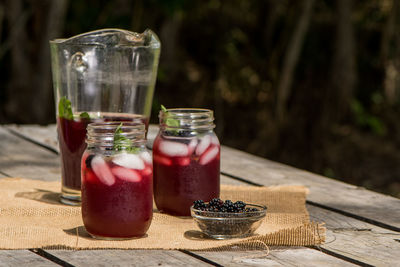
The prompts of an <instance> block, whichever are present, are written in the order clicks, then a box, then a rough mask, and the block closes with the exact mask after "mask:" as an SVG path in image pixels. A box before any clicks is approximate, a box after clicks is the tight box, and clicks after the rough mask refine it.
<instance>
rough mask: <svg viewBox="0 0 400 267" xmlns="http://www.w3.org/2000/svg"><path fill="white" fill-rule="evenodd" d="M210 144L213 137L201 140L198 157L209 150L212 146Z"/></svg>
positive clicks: (197, 151) (197, 152)
mask: <svg viewBox="0 0 400 267" xmlns="http://www.w3.org/2000/svg"><path fill="white" fill-rule="evenodd" d="M210 144H211V136H210V135H206V136H204V137H203V138H201V140H200V144H199V145H198V146H197V148H196V155H197V156H200V155H201V154H203V153H204V152H205V151H206V150H207V148H208V147H209V146H210Z"/></svg>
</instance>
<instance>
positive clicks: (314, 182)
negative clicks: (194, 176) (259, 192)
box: [221, 147, 400, 231]
mask: <svg viewBox="0 0 400 267" xmlns="http://www.w3.org/2000/svg"><path fill="white" fill-rule="evenodd" d="M221 153H222V160H221V172H223V173H226V174H228V175H232V176H237V177H240V178H242V179H246V180H249V181H251V182H253V183H257V184H260V185H282V184H298V185H304V186H307V187H308V188H309V189H310V194H309V195H308V200H310V201H312V202H315V203H317V204H320V205H323V206H326V207H330V208H333V209H336V210H340V211H343V212H347V213H351V214H354V215H356V216H359V217H364V218H366V219H369V220H370V221H375V222H378V223H381V224H382V225H387V226H389V227H391V228H393V229H397V230H398V231H400V199H397V198H394V197H390V196H386V195H383V194H379V193H375V192H372V191H369V190H366V189H364V188H362V187H357V186H354V185H350V184H346V183H343V182H339V181H336V180H333V179H330V178H326V177H323V176H320V175H317V174H313V173H310V172H307V171H303V170H300V169H296V168H293V167H290V166H287V165H284V164H280V163H277V162H273V161H270V160H267V159H264V158H260V157H257V156H254V155H250V154H248V153H245V152H242V151H239V150H236V149H233V148H229V147H223V148H222V149H221Z"/></svg>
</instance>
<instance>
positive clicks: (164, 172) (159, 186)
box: [153, 109, 220, 216]
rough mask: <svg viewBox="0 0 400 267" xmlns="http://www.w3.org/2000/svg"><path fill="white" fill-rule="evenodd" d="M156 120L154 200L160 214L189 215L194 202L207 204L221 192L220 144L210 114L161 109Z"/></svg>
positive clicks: (202, 110) (189, 110)
mask: <svg viewBox="0 0 400 267" xmlns="http://www.w3.org/2000/svg"><path fill="white" fill-rule="evenodd" d="M159 119H160V130H159V133H158V135H157V137H156V139H155V141H154V144H153V168H154V200H155V203H156V205H157V208H158V209H159V210H160V211H161V212H164V213H168V214H171V215H176V216H190V206H191V205H192V204H193V201H195V200H198V199H202V200H204V201H209V200H211V199H212V198H216V197H219V193H220V177H219V175H220V143H219V140H218V138H217V136H216V135H215V133H214V130H213V129H214V128H215V124H214V116H213V111H212V110H208V109H168V110H161V111H160V114H159Z"/></svg>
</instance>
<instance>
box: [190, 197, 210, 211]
mask: <svg viewBox="0 0 400 267" xmlns="http://www.w3.org/2000/svg"><path fill="white" fill-rule="evenodd" d="M193 207H194V208H195V209H197V210H205V209H206V208H207V205H206V203H204V201H203V200H201V199H199V200H196V201H194V202H193Z"/></svg>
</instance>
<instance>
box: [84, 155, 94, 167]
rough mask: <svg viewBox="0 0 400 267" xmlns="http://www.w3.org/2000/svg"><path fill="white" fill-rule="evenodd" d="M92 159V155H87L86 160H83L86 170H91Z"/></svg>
mask: <svg viewBox="0 0 400 267" xmlns="http://www.w3.org/2000/svg"><path fill="white" fill-rule="evenodd" d="M93 158H94V155H93V154H92V155H89V156H88V157H87V158H86V160H85V164H86V168H92V159H93Z"/></svg>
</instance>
